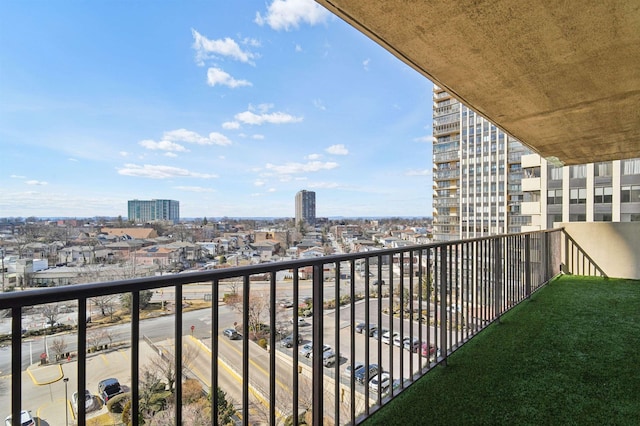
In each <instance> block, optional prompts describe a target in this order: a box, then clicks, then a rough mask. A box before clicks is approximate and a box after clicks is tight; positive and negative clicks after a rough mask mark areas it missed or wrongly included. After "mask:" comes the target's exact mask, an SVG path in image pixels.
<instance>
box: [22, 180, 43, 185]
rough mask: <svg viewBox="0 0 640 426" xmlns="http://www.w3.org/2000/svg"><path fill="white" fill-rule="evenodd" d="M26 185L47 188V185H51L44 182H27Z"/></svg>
mask: <svg viewBox="0 0 640 426" xmlns="http://www.w3.org/2000/svg"><path fill="white" fill-rule="evenodd" d="M24 183H26V184H27V185H36V186H45V185H49V183H48V182H44V181H39V180H27V181H25V182H24Z"/></svg>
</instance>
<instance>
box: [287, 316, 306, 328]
mask: <svg viewBox="0 0 640 426" xmlns="http://www.w3.org/2000/svg"><path fill="white" fill-rule="evenodd" d="M289 322H290V323H291V324H293V318H291V319H290V320H289ZM306 324H307V321H306V320H305V319H304V318H302V317H298V327H299V326H301V325H306Z"/></svg>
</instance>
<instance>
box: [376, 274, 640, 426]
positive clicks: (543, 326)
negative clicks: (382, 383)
mask: <svg viewBox="0 0 640 426" xmlns="http://www.w3.org/2000/svg"><path fill="white" fill-rule="evenodd" d="M363 424H365V425H367V426H369V425H378V424H379V425H394V424H397V425H639V424H640V282H639V281H633V280H621V279H602V278H593V277H581V276H562V277H560V278H558V279H556V280H554V281H553V282H552V283H551V284H549V285H548V286H546V287H545V288H543V289H541V290H540V291H538V292H537V293H535V294H534V295H533V296H532V297H531V300H530V301H527V302H524V303H522V304H521V305H520V306H518V307H516V308H515V309H513V310H512V311H510V312H509V313H508V314H506V315H504V316H503V317H502V320H501V322H500V323H499V324H493V325H491V326H490V327H488V328H487V329H486V330H484V331H483V332H482V333H480V334H479V335H478V336H477V337H475V338H474V339H472V340H471V341H470V342H468V343H467V344H465V345H464V346H463V347H462V348H460V349H459V350H458V351H456V352H455V353H454V354H453V355H451V357H449V359H448V364H447V366H446V367H437V368H436V369H434V370H432V371H431V372H429V373H428V374H427V375H426V376H425V377H423V378H422V379H420V380H419V381H418V382H416V383H414V384H413V385H412V386H411V387H410V388H409V389H407V390H406V391H405V392H403V393H402V395H400V396H398V397H397V398H396V399H395V400H394V401H392V402H390V403H388V404H387V405H385V406H384V407H382V408H381V409H380V410H379V411H378V412H377V413H375V414H374V415H373V416H372V417H370V418H369V419H367V421H365V422H364V423H363Z"/></svg>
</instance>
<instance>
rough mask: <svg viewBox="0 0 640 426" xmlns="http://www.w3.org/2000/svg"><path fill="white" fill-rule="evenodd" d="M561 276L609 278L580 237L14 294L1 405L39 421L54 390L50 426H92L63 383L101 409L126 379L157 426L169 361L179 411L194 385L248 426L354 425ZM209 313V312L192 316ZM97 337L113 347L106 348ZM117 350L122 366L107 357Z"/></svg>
mask: <svg viewBox="0 0 640 426" xmlns="http://www.w3.org/2000/svg"><path fill="white" fill-rule="evenodd" d="M563 248H564V250H563ZM561 264H562V265H564V266H563V268H565V270H567V271H578V272H580V273H591V274H595V275H603V271H602V270H601V269H600V268H599V267H598V266H597V265H596V264H595V262H593V261H592V260H591V259H590V258H589V257H588V256H587V255H586V254H585V253H583V252H582V250H581V249H580V247H579V246H578V245H577V244H576V243H575V242H574V241H573V240H572V239H571V238H570V237H569V236H568V235H566V234H564V232H563V231H562V230H553V231H544V232H537V233H528V234H513V235H505V236H500V237H491V238H481V239H474V240H466V241H454V242H447V243H439V244H430V245H422V246H412V247H407V248H403V249H392V250H378V251H373V252H367V253H356V254H347V255H338V256H328V257H324V258H319V259H313V260H299V261H289V262H281V263H270V264H264V265H255V266H250V267H241V268H229V269H223V270H214V271H203V272H193V273H185V274H177V275H170V276H162V277H153V278H141V279H131V280H125V281H115V282H106V283H92V284H79V285H71V286H64V287H58V288H47V289H36V290H29V291H22V292H15V293H4V294H2V295H0V312H2V311H1V310H9V317H10V319H11V322H10V324H11V332H12V336H11V345H10V350H8V351H6V352H5V353H6V355H8V356H10V360H9V362H8V366H4V365H2V364H0V367H3V370H4V369H5V368H6V369H7V371H11V376H10V378H7V379H6V380H7V383H6V388H7V389H10V393H9V395H10V398H9V397H7V396H6V395H7V394H5V396H4V397H2V396H0V405H3V404H4V406H5V407H6V408H7V410H8V409H9V406H10V411H11V412H13V413H14V415H15V416H16V418H18V417H17V413H19V411H20V410H21V409H23V408H24V407H25V406H27V407H28V408H29V409H32V410H33V411H35V410H34V409H33V408H32V407H31V406H30V404H34V401H38V400H39V398H45V399H46V398H48V396H49V389H51V388H49V389H47V387H48V386H52V387H55V388H56V395H57V397H58V400H62V404H57V405H56V404H53V405H54V406H47V408H46V409H45V408H42V409H40V408H39V409H38V412H39V413H40V414H39V415H40V416H41V420H46V421H47V422H49V424H51V425H55V424H62V422H61V421H60V419H62V418H63V417H64V416H65V414H66V415H67V416H68V417H69V418H70V419H71V420H72V421H73V422H74V423H77V424H80V425H84V424H86V423H87V420H88V419H89V417H85V416H86V415H87V413H86V409H85V407H84V406H83V405H82V404H80V405H79V406H78V408H77V412H75V411H73V410H70V408H69V405H68V404H65V403H64V401H65V400H67V399H68V395H66V397H65V398H62V394H61V392H62V387H63V383H62V381H63V379H65V378H66V379H70V380H69V381H68V382H65V383H66V385H65V386H64V389H65V392H66V389H67V386H70V388H71V389H72V390H74V391H75V390H76V389H77V392H78V393H79V394H80V395H83V394H84V393H85V390H86V389H88V390H89V391H90V392H91V393H96V387H97V379H98V378H102V379H104V378H107V377H117V378H119V379H120V380H121V381H122V385H124V388H125V389H126V390H127V397H128V398H129V399H130V401H131V405H130V407H131V408H130V409H131V411H132V412H140V413H142V414H141V415H143V416H149V415H155V414H152V410H151V411H150V408H149V406H148V394H147V393H148V391H149V389H148V388H147V385H146V379H147V374H148V372H149V370H148V368H149V367H148V366H149V363H150V362H152V361H153V359H156V360H157V357H155V355H154V354H160V355H161V359H162V360H163V361H161V362H160V364H161V365H164V366H165V367H166V366H167V365H169V366H170V367H171V368H170V369H169V370H171V371H178V372H181V373H182V374H181V375H177V376H176V377H175V378H174V383H173V384H171V385H170V384H165V386H166V387H163V389H168V390H167V392H170V394H171V396H170V397H169V401H171V400H173V401H183V400H184V399H183V396H184V395H185V393H187V379H192V381H191V382H190V384H189V392H191V388H190V387H191V385H192V383H193V381H194V380H195V381H196V383H200V386H201V387H202V389H204V390H205V391H208V390H209V389H218V388H220V389H222V390H223V391H224V392H225V394H226V398H227V399H228V400H230V401H232V406H233V407H234V411H235V414H234V419H235V420H236V421H239V422H242V423H243V424H253V423H256V422H263V423H269V424H276V423H280V422H284V421H286V422H292V423H293V424H298V423H299V422H300V421H301V420H302V419H306V420H307V421H309V422H312V423H313V424H321V423H326V422H331V423H335V424H356V423H359V422H361V421H362V420H364V419H365V418H367V417H368V416H370V415H371V414H372V413H373V412H375V411H377V410H378V409H379V408H380V407H381V406H383V405H385V404H387V403H388V402H389V401H391V400H393V398H394V397H395V396H396V395H397V394H399V393H401V392H403V391H404V390H405V389H406V388H408V387H409V386H410V385H411V384H413V383H414V382H416V381H417V380H418V379H419V378H420V377H422V376H423V375H424V374H426V373H427V372H428V371H430V370H431V369H433V368H434V367H435V366H436V365H438V364H441V365H446V363H447V359H448V357H449V356H450V355H451V354H453V353H454V352H455V351H457V350H458V349H459V348H460V347H462V345H463V344H464V343H465V342H467V341H468V340H469V339H471V338H472V337H474V336H475V335H476V334H478V333H479V332H480V331H481V330H482V329H484V328H486V327H487V326H488V325H489V324H491V323H493V322H495V321H496V320H498V319H499V318H500V317H501V316H502V315H503V314H504V313H506V312H507V311H509V310H510V309H512V308H513V307H514V306H516V305H517V304H518V303H520V302H521V301H524V300H527V299H528V298H529V297H530V296H531V295H532V294H533V293H534V292H536V291H537V290H538V289H539V288H541V287H542V286H544V284H545V283H546V282H548V281H549V280H550V279H551V278H552V277H554V276H556V275H557V274H558V273H559V272H560V269H559V268H560V265H561ZM585 267H586V268H587V269H585ZM577 268H582V269H577ZM149 290H151V291H152V292H153V293H152V294H153V297H152V299H151V301H155V302H156V303H160V304H161V305H162V307H163V308H164V309H165V310H166V311H165V312H164V315H163V316H162V317H161V318H160V320H158V319H157V318H150V319H143V317H145V316H147V315H148V314H147V312H146V311H145V310H143V309H142V307H143V299H145V294H148V291H149ZM225 293H227V297H224V298H223V296H224V295H225ZM120 294H125V295H126V299H127V300H128V301H129V303H130V305H129V306H131V307H133V309H130V310H129V314H130V318H128V319H127V320H126V321H125V325H119V326H118V327H119V329H118V331H117V332H116V331H115V330H114V327H113V326H110V325H108V324H103V327H99V325H98V324H96V323H95V321H94V322H91V323H87V321H84V320H83V319H85V318H87V317H88V316H89V315H88V314H90V313H91V309H92V305H95V307H94V309H95V310H94V312H95V311H96V310H98V309H97V303H98V301H99V300H100V298H101V297H105V296H106V297H109V296H113V295H120ZM230 294H232V295H234V297H232V298H229V295H230ZM223 299H224V300H225V302H224V303H223V302H221V301H222V300H223ZM282 299H286V300H288V303H287V304H283V303H282V302H281V300H282ZM200 301H202V302H203V303H204V306H203V305H202V304H199V305H198V306H199V307H200V309H199V310H195V311H190V308H191V305H194V304H196V302H200ZM207 301H208V302H207ZM336 302H337V303H336ZM61 303H63V304H64V305H65V306H66V307H67V308H69V307H73V309H75V310H77V314H76V315H75V318H76V321H75V322H76V323H77V326H76V327H69V328H68V329H67V331H66V332H65V333H61V334H56V335H55V336H48V339H47V338H46V337H45V338H44V339H42V337H41V336H39V337H36V338H35V339H34V338H23V337H22V334H23V329H24V328H25V327H24V325H25V324H26V322H27V319H25V318H28V315H27V312H29V310H30V309H31V306H33V305H40V306H51V304H61ZM45 304H46V305H45ZM336 305H338V306H340V309H336ZM291 306H293V307H300V308H299V309H293V308H291ZM73 309H72V310H73ZM5 312H7V311H5ZM65 315H69V316H72V314H65ZM306 315H310V316H308V317H305V316H306ZM93 317H94V318H95V315H93ZM57 319H58V320H61V319H60V318H57ZM78 319H80V320H78ZM62 321H65V319H62ZM158 321H162V322H161V324H166V325H164V326H162V327H161V329H160V330H158V329H156V330H155V331H152V330H151V329H150V328H149V324H154V323H156V322H158ZM71 322H72V323H73V322H74V321H71ZM359 322H363V323H365V327H364V328H365V329H367V330H368V329H369V328H372V326H371V324H377V325H378V328H379V329H380V330H388V332H389V334H390V336H393V335H394V333H397V334H398V336H400V338H399V340H398V342H396V344H393V342H392V340H393V339H389V340H387V342H386V343H389V344H385V343H383V340H384V338H380V337H378V339H376V338H374V337H373V336H368V335H367V334H368V333H359V332H357V331H356V327H355V326H354V325H355V324H357V323H359ZM194 324H195V325H194ZM226 328H233V329H234V330H235V333H237V334H238V335H239V336H240V339H239V340H229V339H228V337H225V336H227V335H225V334H223V333H222V331H223V330H224V329H226ZM97 330H102V331H103V333H107V334H108V335H110V336H112V337H113V339H112V338H109V339H108V340H103V342H101V343H96V342H95V338H96V331H97ZM265 330H275V331H274V332H271V333H269V332H267V333H266V334H265V333H264V331H265ZM371 331H373V330H371ZM45 333H46V329H45ZM260 333H262V334H260ZM380 334H382V332H381V333H380ZM288 335H294V336H295V335H300V336H301V342H300V343H302V344H304V343H310V342H313V345H312V346H311V349H310V350H309V351H308V352H307V353H309V354H310V355H311V356H310V357H309V358H307V357H306V356H305V355H303V353H302V352H300V351H298V350H297V349H298V348H296V345H295V343H292V344H291V345H284V344H283V342H284V341H285V340H283V339H282V338H283V337H284V336H288ZM114 336H118V337H114ZM383 337H384V336H383ZM63 338H64V339H66V348H67V349H65V350H62V353H59V354H57V355H58V356H54V355H56V354H55V353H54V352H56V350H55V349H54V347H53V346H54V342H55V341H57V340H60V339H63ZM402 338H406V345H405V344H404V342H405V339H403V340H400V339H402ZM112 340H113V341H112ZM47 341H48V343H47ZM294 341H295V340H294ZM107 342H108V344H107ZM176 342H182V345H180V344H176ZM34 343H35V346H36V347H37V348H38V349H36V361H37V360H38V359H40V355H39V353H40V348H43V349H42V353H43V354H44V355H43V358H42V363H43V365H35V363H34V359H33V348H32V345H33V344H34ZM47 345H49V347H48V346H47ZM325 345H328V346H330V347H331V350H332V351H333V352H334V353H335V354H336V357H335V359H336V362H335V363H327V362H326V358H323V347H324V346H325ZM96 346H98V348H96ZM105 346H106V347H107V348H106V349H105V348H104V347H105ZM289 346H291V347H289ZM405 346H406V348H405ZM109 347H110V348H111V349H110V351H111V352H105V351H106V350H107V349H108V348H109ZM78 348H80V349H79V350H78ZM100 348H102V350H103V352H100ZM116 348H117V349H116ZM96 350H97V351H98V353H97V354H96ZM194 354H195V355H194ZM60 355H61V356H60ZM196 355H197V356H196ZM154 357H155V358H154ZM103 358H104V359H103ZM0 361H3V360H1V359H0ZM355 363H364V364H366V365H369V364H377V365H378V366H379V367H380V368H381V369H382V370H383V371H384V372H385V373H388V376H385V378H386V379H387V380H386V381H382V382H380V384H378V385H376V386H374V385H372V384H371V379H372V378H373V376H374V375H375V372H373V370H372V372H371V373H370V374H363V375H362V377H359V379H356V377H355V376H356V375H353V374H352V375H345V371H346V370H347V368H349V367H352V368H353V366H354V365H355ZM96 365H98V366H100V368H97V367H96ZM360 382H362V384H361V383H360ZM161 383H164V382H161ZM386 384H389V386H388V387H387V386H386ZM190 394H191V393H190ZM145 395H146V396H145ZM145 398H147V399H145ZM221 398H222V397H221V396H220V394H219V393H216V392H214V393H213V395H212V396H211V406H210V412H211V415H212V416H213V418H219V417H218V416H219V415H220V414H221V413H220V407H221V404H220V402H221ZM170 407H173V410H174V412H172V413H171V415H172V416H174V417H172V419H173V418H175V422H176V423H175V424H182V422H183V421H189V419H190V418H191V417H188V416H191V415H192V414H193V413H192V412H191V411H190V410H191V408H189V409H187V407H189V406H188V405H187V404H186V403H184V404H177V405H176V404H170V403H167V406H166V407H163V409H162V410H160V409H159V412H164V411H166V410H168V409H170ZM101 410H102V411H106V408H105V407H102V408H101ZM183 411H184V412H183ZM89 415H90V416H94V415H95V414H94V413H91V414H89ZM203 415H205V414H203ZM116 417H117V416H116Z"/></svg>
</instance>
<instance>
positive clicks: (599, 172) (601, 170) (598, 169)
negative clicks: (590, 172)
mask: <svg viewBox="0 0 640 426" xmlns="http://www.w3.org/2000/svg"><path fill="white" fill-rule="evenodd" d="M593 169H594V174H595V175H596V176H599V177H611V175H612V172H613V163H612V162H611V161H607V162H604V163H595V164H594V165H593Z"/></svg>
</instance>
